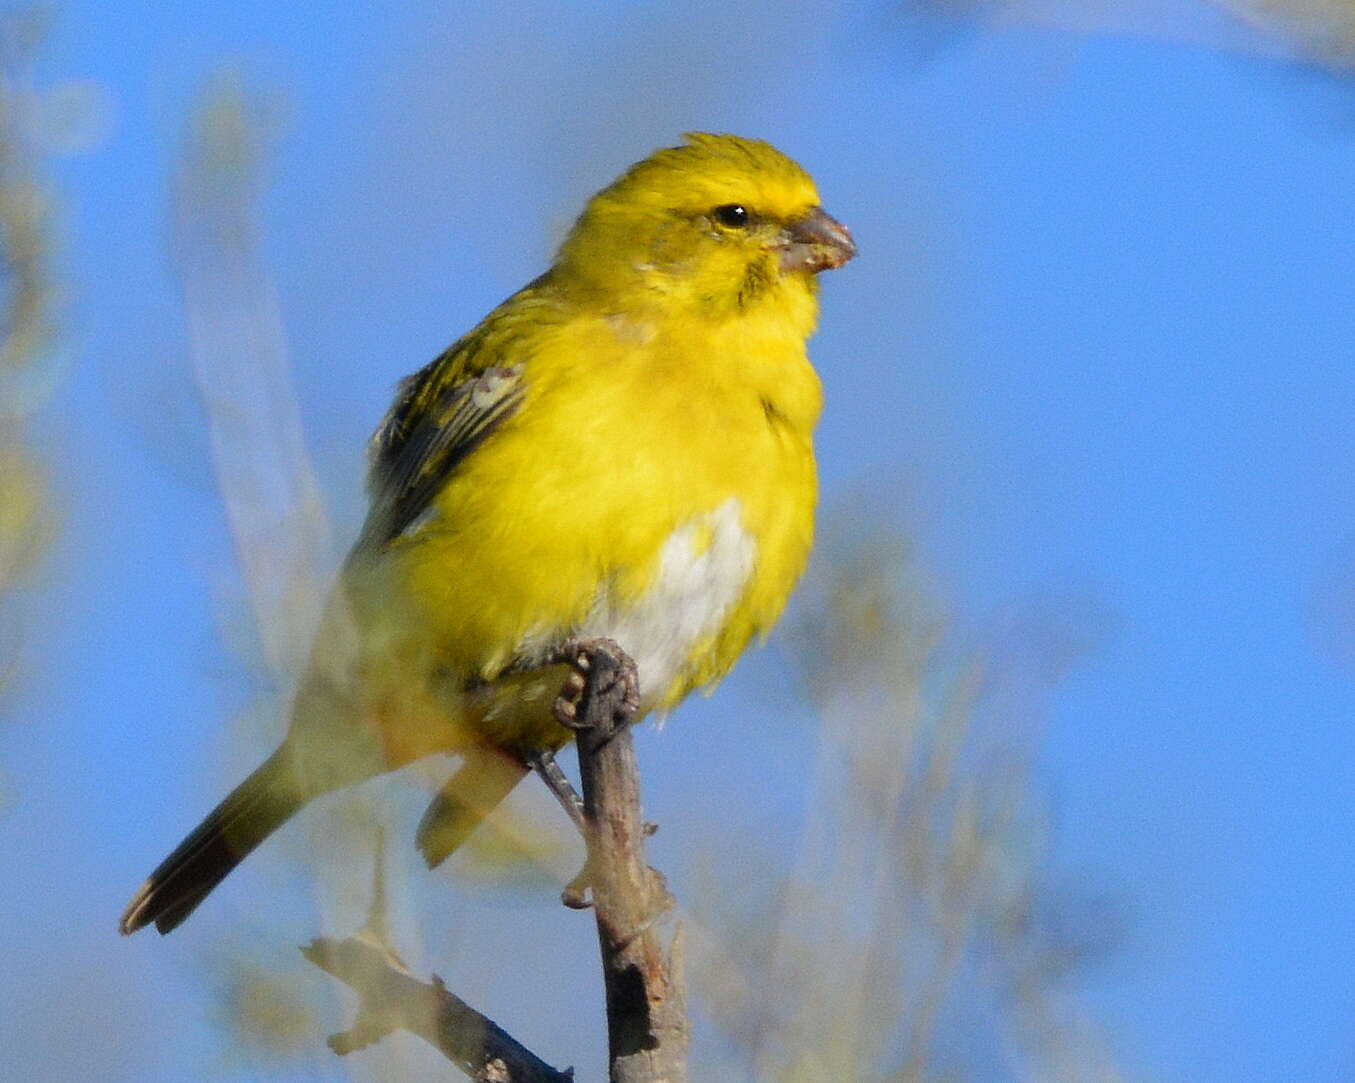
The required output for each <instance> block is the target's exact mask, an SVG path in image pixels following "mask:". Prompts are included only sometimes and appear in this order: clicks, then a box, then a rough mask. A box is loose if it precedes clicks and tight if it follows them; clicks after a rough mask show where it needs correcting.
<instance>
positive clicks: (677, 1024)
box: [574, 640, 691, 1083]
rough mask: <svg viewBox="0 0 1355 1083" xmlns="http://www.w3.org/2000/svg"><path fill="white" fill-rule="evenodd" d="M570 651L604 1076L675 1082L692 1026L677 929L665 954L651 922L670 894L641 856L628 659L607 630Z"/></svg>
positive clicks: (629, 1081)
mask: <svg viewBox="0 0 1355 1083" xmlns="http://www.w3.org/2000/svg"><path fill="white" fill-rule="evenodd" d="M579 654H580V656H581V657H582V659H583V660H584V662H585V667H586V670H587V677H586V681H585V684H584V689H583V693H582V695H581V697H580V699H579V705H578V709H577V713H576V720H575V722H574V727H575V729H577V731H578V735H577V741H578V747H579V774H580V778H581V781H582V784H583V801H584V813H585V816H586V818H587V821H588V826H589V838H588V840H587V841H588V868H587V870H586V872H587V879H588V882H589V886H590V887H591V888H592V892H593V907H594V913H595V915H596V917H597V928H598V943H599V946H600V947H601V949H602V975H603V980H604V982H605V984H606V989H607V1030H608V1051H609V1060H610V1064H611V1079H612V1083H684V1081H685V1080H686V1079H687V1047H688V1045H689V1043H690V1038H691V1030H690V1024H689V1022H688V1019H687V1002H686V992H685V987H684V983H683V975H682V956H681V950H682V938H681V929H680V928H679V930H678V932H677V933H676V934H675V935H674V937H673V942H672V945H671V948H670V951H669V953H668V954H667V955H665V953H664V951H663V948H662V946H661V945H660V943H659V937H658V933H657V931H656V930H655V928H654V925H655V922H656V921H657V920H658V919H659V918H660V917H662V916H663V915H664V914H665V913H666V912H667V911H668V910H669V909H671V907H672V903H673V900H672V896H671V895H669V894H668V890H667V888H666V887H665V886H664V881H663V877H662V876H660V875H659V873H657V872H655V871H654V870H653V869H651V868H650V867H649V865H648V863H647V862H646V861H645V846H644V840H645V836H646V834H648V831H647V830H646V825H645V823H644V821H643V820H642V819H641V815H640V785H639V775H638V772H637V769H636V763H635V746H634V744H633V743H632V741H631V735H630V730H629V729H628V728H627V727H628V725H629V723H630V721H631V719H632V717H633V715H634V711H635V704H634V690H635V664H634V663H633V662H632V661H631V660H630V659H629V658H628V657H626V655H625V654H624V653H623V652H622V651H621V650H620V648H618V647H617V645H616V644H615V643H612V642H610V641H608V640H599V641H594V642H591V643H587V644H584V645H581V649H580V651H579ZM575 661H576V662H577V660H575ZM585 667H580V668H585Z"/></svg>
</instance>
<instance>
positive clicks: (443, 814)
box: [414, 749, 527, 869]
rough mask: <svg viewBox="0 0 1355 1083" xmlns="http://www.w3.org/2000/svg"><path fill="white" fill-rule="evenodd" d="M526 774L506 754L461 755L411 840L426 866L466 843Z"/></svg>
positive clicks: (523, 767) (487, 751)
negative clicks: (453, 770)
mask: <svg viewBox="0 0 1355 1083" xmlns="http://www.w3.org/2000/svg"><path fill="white" fill-rule="evenodd" d="M526 773H527V767H526V765H525V764H523V762H522V761H521V760H520V759H518V758H517V757H516V756H512V755H509V754H508V753H506V752H501V751H498V750H494V749H485V750H477V751H473V752H466V753H463V761H462V764H461V766H460V767H458V768H457V770H456V773H455V774H453V775H452V777H451V778H449V779H448V780H447V781H446V782H445V783H443V785H442V789H440V790H439V791H438V793H437V796H436V797H434V798H433V800H432V802H431V803H430V804H429V806H428V810H427V811H426V812H425V813H424V814H423V819H422V820H420V821H419V830H418V833H417V834H416V835H415V837H414V841H415V843H416V844H417V845H418V847H419V852H420V853H422V854H423V859H424V861H425V862H427V864H428V867H429V868H430V869H432V868H436V867H437V866H438V865H440V864H441V863H442V862H443V861H444V860H445V859H446V858H447V857H448V856H449V855H451V854H452V853H453V852H454V851H455V850H456V849H457V848H458V847H459V846H460V845H461V844H462V843H463V842H465V841H466V839H467V838H469V837H470V833H471V832H472V831H474V830H475V829H476V827H478V826H479V825H480V822H481V821H482V820H483V819H484V818H485V817H486V816H488V815H489V814H490V813H491V812H493V811H494V808H495V806H496V805H498V804H499V802H500V801H502V800H503V799H504V798H505V797H507V796H508V793H509V791H510V790H512V788H513V787H514V786H516V785H517V784H518V783H519V782H521V781H522V776H523V775H525V774H526Z"/></svg>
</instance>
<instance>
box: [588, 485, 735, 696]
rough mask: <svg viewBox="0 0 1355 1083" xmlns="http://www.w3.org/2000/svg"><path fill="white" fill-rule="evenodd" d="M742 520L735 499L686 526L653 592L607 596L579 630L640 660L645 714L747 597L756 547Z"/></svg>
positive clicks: (663, 555) (662, 563)
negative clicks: (609, 641) (623, 597)
mask: <svg viewBox="0 0 1355 1083" xmlns="http://www.w3.org/2000/svg"><path fill="white" fill-rule="evenodd" d="M742 519H743V516H742V508H741V507H740V505H739V501H738V500H737V499H736V498H734V497H731V498H730V499H728V500H726V501H725V502H724V503H723V504H721V505H720V506H719V507H718V508H716V509H715V510H714V511H711V512H707V513H706V514H704V515H699V516H697V517H695V518H694V519H691V520H689V521H688V522H686V523H684V524H683V525H682V526H680V527H679V528H678V529H677V530H675V531H674V532H673V533H672V534H671V535H669V537H668V540H667V541H665V542H664V543H663V548H662V549H661V550H660V551H659V567H658V572H657V574H656V575H655V577H654V581H653V583H652V584H651V585H650V587H649V589H648V591H646V592H645V594H644V595H643V596H642V597H641V598H639V599H633V600H624V601H623V600H618V599H615V598H613V597H612V596H611V594H610V593H604V594H603V596H602V597H600V598H599V599H598V602H597V605H596V606H595V608H594V610H593V613H592V614H591V615H590V616H589V618H588V620H587V621H586V622H585V623H584V626H583V627H582V628H581V629H579V634H580V635H583V636H586V637H590V638H591V637H595V636H606V637H609V638H611V639H614V640H616V642H617V643H618V644H620V646H621V648H622V649H623V650H624V651H626V653H627V654H629V655H630V656H631V658H633V659H634V660H635V665H636V668H637V669H638V670H639V677H640V695H641V698H642V699H643V701H644V703H645V706H646V707H648V706H651V705H652V704H653V702H654V701H655V700H656V699H660V698H662V697H663V695H664V693H666V692H667V691H668V688H669V686H670V685H671V684H672V683H673V681H674V680H676V679H677V678H678V677H679V676H680V675H681V674H682V672H683V670H684V669H686V668H687V666H688V664H689V662H690V661H691V652H692V650H693V649H694V648H695V647H696V646H697V644H699V643H700V642H701V641H702V640H703V639H706V638H708V637H710V636H711V635H713V634H714V633H715V632H716V631H718V630H719V628H720V625H721V623H722V622H723V620H724V617H725V615H726V614H727V613H728V612H729V610H730V608H731V607H732V606H734V605H735V603H737V602H738V600H739V599H740V598H741V597H742V596H743V591H744V588H745V587H746V586H747V583H748V577H749V575H750V574H751V573H752V570H753V562H754V560H755V558H756V556H757V543H756V542H755V541H754V540H753V538H752V536H751V535H750V534H749V533H748V532H747V531H746V530H745V529H744V527H743V521H742Z"/></svg>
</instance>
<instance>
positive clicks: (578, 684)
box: [527, 639, 648, 910]
mask: <svg viewBox="0 0 1355 1083" xmlns="http://www.w3.org/2000/svg"><path fill="white" fill-rule="evenodd" d="M602 653H605V654H606V655H608V656H609V657H610V658H611V659H612V660H613V661H615V662H616V663H617V664H616V665H614V666H608V667H605V671H606V673H607V677H606V678H605V680H606V684H605V685H603V686H598V684H597V673H596V671H595V666H594V664H593V659H594V657H595V655H597V654H602ZM552 661H555V662H561V663H564V664H566V665H568V666H569V676H568V677H567V678H566V680H565V683H564V687H563V688H561V690H560V695H559V696H557V697H556V700H555V704H554V714H555V717H556V719H557V721H559V723H560V724H561V725H562V726H564V727H566V728H567V729H571V730H575V731H576V732H577V731H579V730H581V729H583V728H585V727H587V726H590V725H593V724H594V723H593V721H592V720H591V719H590V718H589V717H588V715H589V714H590V712H591V710H592V708H593V705H594V704H597V703H599V701H601V706H602V709H604V710H605V709H607V707H608V705H610V707H611V710H612V711H613V712H615V717H616V718H617V720H618V721H620V722H622V724H623V725H625V724H629V722H630V721H631V720H632V719H633V718H634V717H635V714H636V712H637V711H638V710H639V708H640V686H639V680H638V678H637V676H636V673H635V664H634V663H633V662H632V661H631V660H630V659H629V658H628V657H627V656H626V654H625V652H624V651H622V650H621V648H620V647H619V646H617V644H616V643H615V642H613V641H612V640H610V639H571V640H570V641H569V642H568V643H566V644H565V645H564V647H563V648H561V650H560V651H559V653H558V654H557V655H556V656H555V657H554V658H553V659H552ZM590 678H591V684H592V686H591V687H590ZM585 697H586V698H587V703H585ZM581 714H582V717H580V716H581ZM527 762H528V763H529V764H530V765H531V767H532V770H534V771H535V772H536V773H537V775H538V776H539V777H540V778H541V781H542V782H544V783H545V784H546V788H547V789H548V790H550V792H551V793H552V794H553V795H554V796H555V799H556V800H557V801H558V802H559V803H560V807H561V808H563V809H564V810H565V815H567V816H568V817H569V818H570V820H571V821H572V822H573V824H574V826H575V827H577V828H578V829H579V834H580V835H582V836H583V842H584V846H585V847H586V848H587V850H588V857H587V858H586V859H585V861H584V864H583V868H582V869H581V870H579V874H578V875H577V876H575V877H574V878H573V879H572V880H570V882H569V883H568V884H567V885H565V889H564V891H562V892H561V893H560V899H561V901H562V902H563V903H564V904H565V905H566V906H568V907H570V908H571V909H574V910H582V909H585V908H587V907H588V906H590V905H592V904H591V902H590V901H589V899H588V887H589V884H590V882H591V880H592V872H591V869H592V866H593V850H594V843H593V836H594V832H593V827H592V824H591V822H590V821H589V819H588V815H587V812H586V811H585V808H584V802H583V799H582V798H581V797H579V794H578V791H576V790H575V789H574V786H573V785H572V784H571V783H570V781H569V779H568V777H567V776H566V775H565V773H564V771H562V770H561V769H560V765H559V764H558V763H556V761H555V754H554V752H553V751H552V750H550V749H544V750H541V751H539V752H536V753H533V754H532V755H530V756H528V757H527ZM646 826H648V825H646Z"/></svg>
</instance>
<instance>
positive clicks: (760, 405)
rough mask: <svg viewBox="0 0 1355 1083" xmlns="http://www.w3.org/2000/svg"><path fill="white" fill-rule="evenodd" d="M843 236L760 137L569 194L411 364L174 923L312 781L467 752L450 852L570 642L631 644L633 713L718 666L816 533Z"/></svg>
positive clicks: (499, 780)
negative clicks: (542, 243)
mask: <svg viewBox="0 0 1355 1083" xmlns="http://www.w3.org/2000/svg"><path fill="white" fill-rule="evenodd" d="M855 254H856V247H855V245H854V244H853V242H852V239H851V235H850V234H849V233H848V231H847V230H846V228H845V227H843V226H842V225H841V224H839V223H838V222H836V221H834V220H833V219H832V218H831V217H829V216H828V214H826V213H825V212H824V211H823V209H822V208H821V207H820V206H819V196H818V192H817V191H816V190H815V187H814V182H813V181H812V180H811V179H810V177H809V175H808V174H807V173H806V172H805V171H804V170H803V169H801V168H800V166H798V165H797V164H796V163H795V162H793V161H791V160H790V159H789V158H787V157H786V156H785V155H783V154H781V153H780V152H779V151H777V150H776V149H775V148H774V147H772V146H770V145H769V144H767V143H763V142H760V141H757V140H751V139H741V138H738V137H735V136H732V135H708V134H699V133H698V134H691V135H688V136H686V139H685V142H684V143H683V145H681V146H678V147H671V148H668V149H664V150H659V151H656V152H655V153H654V154H653V155H651V156H650V157H649V158H646V159H645V160H644V161H642V162H639V163H637V164H636V165H634V166H632V167H631V168H630V169H629V170H628V171H627V172H626V173H624V174H623V175H622V176H621V177H620V178H619V179H618V180H616V181H615V182H614V183H613V184H612V185H611V186H610V187H608V188H605V189H603V190H602V191H601V192H599V193H598V194H597V195H595V196H594V197H593V198H592V199H591V200H590V201H589V203H588V205H587V206H586V207H585V209H584V211H583V213H582V215H580V217H579V219H578V221H577V223H576V224H575V225H574V228H573V230H572V231H571V232H570V234H569V236H568V237H567V238H566V240H565V242H564V244H563V245H562V246H561V248H560V251H559V254H558V255H557V257H556V260H555V263H554V265H553V266H552V267H551V268H550V270H548V271H547V272H546V273H545V274H543V275H542V276H541V277H540V278H537V279H536V280H535V281H533V282H532V283H530V284H529V285H528V286H526V287H525V288H524V289H522V290H521V291H520V292H518V293H516V294H514V295H513V296H512V297H510V298H509V299H508V300H507V301H505V302H504V303H503V304H501V305H500V306H499V307H498V308H496V309H495V310H494V311H493V312H491V313H490V314H489V315H488V316H486V317H485V318H484V320H482V321H481V322H480V324H479V325H478V326H477V327H476V328H475V329H474V330H472V331H471V332H470V333H469V334H467V335H466V336H465V337H463V338H461V339H460V340H459V341H457V342H456V343H454V344H453V345H452V346H451V347H450V348H448V349H447V350H446V352H444V353H443V354H442V355H441V356H440V357H438V358H437V359H436V360H435V361H433V362H432V363H431V364H430V365H428V366H427V367H425V368H423V369H422V370H420V371H419V372H417V373H415V374H414V375H413V376H411V377H409V378H408V379H406V380H405V381H404V382H403V383H402V384H401V385H400V388H399V390H398V393H397V395H396V400H395V403H394V405H393V406H392V408H391V410H390V412H389V413H388V414H387V415H386V417H385V419H384V420H383V421H382V423H381V426H380V428H379V429H378V430H377V432H376V435H375V436H374V437H373V440H372V445H371V462H370V477H369V490H370V498H371V509H370V512H369V514H368V517H367V520H366V524H365V526H364V527H363V531H362V534H361V537H360V538H359V539H358V542H357V544H356V545H355V546H354V549H353V552H352V553H351V554H350V555H349V558H348V560H347V562H346V563H345V566H344V570H343V573H342V577H341V581H340V585H339V588H338V589H337V590H336V591H335V594H334V598H333V599H332V601H331V604H330V606H329V610H328V613H327V615H326V617H325V619H324V621H323V622H322V626H321V630H320V632H319V635H318V636H317V641H316V646H315V649H314V651H313V655H312V660H311V663H310V667H309V669H308V671H307V673H306V674H305V676H304V677H303V679H302V681H301V682H300V684H299V688H298V692H297V695H296V698H295V702H294V706H293V710H292V716H291V724H290V726H289V729H288V734H287V737H286V739H285V740H284V741H283V743H282V745H281V746H280V747H279V748H278V750H277V751H276V752H274V753H273V755H272V756H271V757H269V758H268V760H266V761H265V762H264V764H263V765H262V766H261V767H259V768H258V770H256V771H255V772H254V773H253V774H252V775H251V776H250V777H249V778H248V779H246V780H245V781H244V782H243V783H242V784H241V785H240V786H239V787H237V788H236V790H235V791H234V792H232V793H231V794H230V796H228V797H227V798H226V799H225V800H224V801H223V802H222V803H221V804H220V805H219V806H218V807H217V808H216V809H215V810H214V811H213V812H212V813H211V814H210V815H209V816H208V817H207V819H206V820H205V821H203V823H202V824H201V825H200V826H199V827H198V828H197V829H196V830H195V831H194V832H193V833H192V834H190V835H189V836H188V837H187V838H186V839H185V840H184V841H183V842H182V843H181V844H180V845H179V847H178V849H176V850H175V851H174V852H173V853H172V854H170V856H169V857H168V858H166V859H165V861H164V862H163V863H162V864H161V865H160V867H159V868H157V869H156V870H155V872H153V873H152V874H151V876H150V878H149V879H148V880H147V881H146V883H145V884H144V885H143V886H142V888H141V890H140V891H139V892H137V894H136V897H135V898H134V899H133V900H132V902H131V904H130V905H129V906H128V908H127V911H126V913H125V914H124V915H123V918H122V923H121V929H122V931H123V932H124V933H130V932H134V931H135V930H137V929H139V928H141V927H142V926H144V925H147V924H149V923H151V922H154V923H155V924H156V926H157V927H158V928H159V930H160V931H161V932H162V933H164V932H168V931H169V930H170V929H173V928H174V927H175V926H177V925H178V924H179V923H180V922H182V921H183V920H184V918H186V917H187V916H188V915H189V913H191V912H192V910H193V909H194V908H195V907H196V906H197V905H198V904H199V903H200V902H201V901H202V900H203V899H204V898H205V897H206V896H207V894H208V893H209V892H210V891H211V890H212V889H213V888H214V887H216V885H217V884H219V883H220V882H221V880H222V879H223V878H224V877H225V876H226V874H227V873H229V872H230V870H231V869H233V868H234V867H235V866H236V865H237V864H238V863H239V862H240V861H241V860H243V858H244V857H245V856H246V855H247V854H249V853H250V852H251V851H252V850H253V849H254V848H255V847H256V846H258V845H259V843H260V842H262V841H263V840H264V839H265V838H266V837H267V836H268V835H269V834H270V833H272V832H273V831H274V830H275V829H276V828H278V827H279V826H280V825H281V824H282V823H283V822H284V821H285V820H286V819H287V818H288V817H290V816H291V815H292V814H293V813H294V812H296V811H297V810H298V809H299V808H301V807H302V806H303V805H304V804H305V803H306V802H308V801H309V800H311V799H312V798H314V797H316V796H318V795H319V794H322V793H325V792H327V791H329V790H333V789H335V788H337V787H339V786H345V785H349V784H351V783H354V782H357V781H360V780H361V779H364V778H367V777H370V776H371V775H373V774H376V773H379V772H381V771H386V770H390V769H392V768H395V767H399V766H401V765H403V764H406V763H409V762H410V761H412V760H414V759H416V758H418V757H421V756H424V755H426V754H429V753H432V752H450V753H455V754H457V755H458V756H460V757H461V758H462V764H461V766H460V768H459V769H458V770H457V771H456V772H455V773H454V774H453V776H452V777H451V779H450V780H449V781H448V783H447V784H446V785H445V786H444V788H443V790H442V792H441V793H440V794H439V795H438V796H437V797H436V798H435V799H434V801H433V804H432V806H431V807H430V808H429V811H428V813H427V814H426V815H425V817H424V820H423V823H422V824H421V826H420V829H419V836H418V842H419V845H420V847H421V849H422V851H423V854H424V857H425V858H426V860H427V861H428V863H429V864H430V865H434V864H436V863H437V862H438V861H440V860H442V858H444V857H445V856H446V855H447V854H448V853H450V852H451V851H452V850H454V849H455V848H456V846H457V845H459V844H460V842H461V841H462V840H464V838H465V837H466V835H467V833H468V832H469V831H470V830H471V829H473V827H474V826H475V824H476V823H478V822H479V820H480V819H481V817H482V816H483V815H484V814H485V813H486V812H487V811H488V810H489V809H490V808H492V807H493V806H494V805H495V804H497V803H498V801H499V800H501V799H502V798H503V797H504V796H505V795H506V794H507V792H508V791H509V790H510V789H511V788H512V787H513V786H514V785H515V784H516V783H517V782H518V781H519V780H520V779H521V778H522V777H523V775H524V774H525V773H526V771H527V769H528V764H529V763H531V762H533V758H534V757H536V756H538V755H540V754H541V753H550V752H553V751H555V750H556V749H558V748H560V747H561V746H563V745H564V744H565V743H566V742H568V741H569V740H570V738H571V736H572V734H571V732H570V731H569V730H568V729H566V728H565V727H564V726H562V725H561V724H560V723H559V722H558V721H557V720H556V717H555V714H554V713H553V711H552V704H553V701H554V695H555V692H556V691H557V690H558V689H559V687H560V684H561V678H562V677H563V675H564V674H565V673H566V670H564V669H563V668H561V667H560V666H558V665H550V664H548V663H547V661H546V660H547V659H549V658H551V657H553V656H554V655H555V654H556V652H557V651H559V650H560V648H561V647H562V646H563V645H564V644H565V643H567V642H569V641H571V640H575V639H582V638H589V637H603V636H606V637H610V638H612V639H614V640H616V642H617V643H619V644H620V646H621V647H622V648H623V649H624V650H625V651H626V652H627V653H628V654H630V656H631V657H632V658H633V659H634V661H635V663H636V666H637V671H638V678H639V692H640V710H641V712H645V711H652V710H657V711H666V710H668V709H670V708H672V707H673V706H674V705H676V704H677V703H678V702H679V701H680V700H681V699H682V698H683V697H684V696H686V695H687V694H688V693H689V692H691V691H692V690H694V689H697V688H706V687H710V686H711V685H713V684H714V683H715V682H716V681H718V680H719V679H720V678H721V677H722V676H724V674H725V673H726V672H727V671H728V670H729V668H730V667H731V666H732V665H733V664H734V661H735V659H737V658H738V656H739V654H740V653H741V652H742V651H743V649H744V648H745V646H747V644H748V643H749V641H750V640H751V639H752V638H753V637H755V636H759V635H765V634H766V633H767V632H768V631H769V630H770V629H771V627H772V625H773V624H774V623H775V622H776V620H777V618H778V617H779V616H780V614H781V611H782V609H783V607H784V606H785V604H786V600H787V598H788V596H789V595H790V592H791V590H792V589H793V588H794V586H795V583H796V581H797V579H798V578H799V576H800V573H801V571H802V570H803V568H804V564H805V560H806V558H807V556H808V553H809V548H810V543H811V539H812V534H813V520H814V503H815V493H816V477H815V464H814V450H813V430H814V426H815V422H816V420H817V418H818V415H819V409H820V386H819V380H818V377H817V375H816V374H815V372H814V370H813V368H812V367H811V366H810V363H809V360H808V357H807V356H806V353H805V341H806V339H807V338H808V337H809V336H810V335H811V334H812V333H813V331H814V328H815V323H816V320H817V315H818V304H817V299H816V295H817V285H818V282H817V279H816V275H817V273H818V272H820V271H822V270H825V269H828V268H834V267H839V266H841V265H842V264H843V263H845V262H846V261H847V260H849V259H851V258H852V257H853V256H854V255H855Z"/></svg>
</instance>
